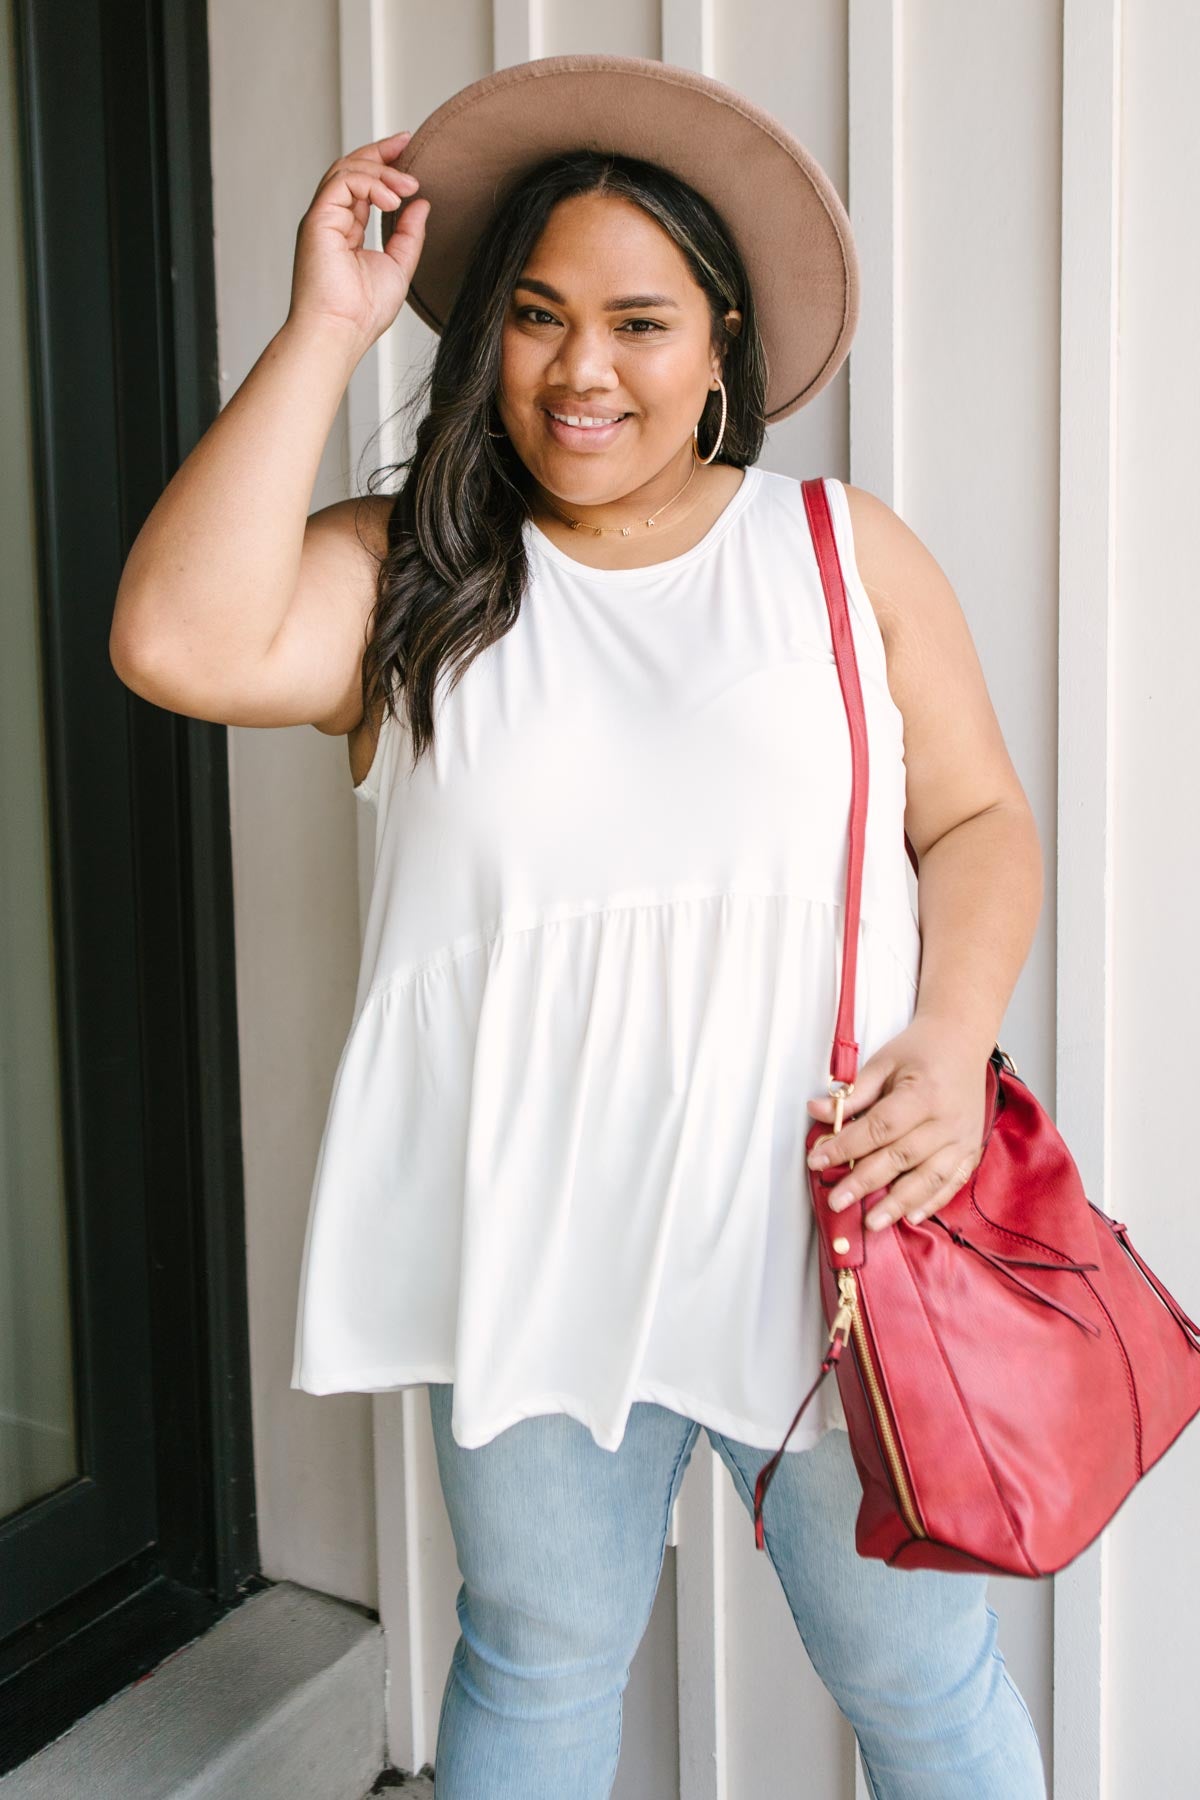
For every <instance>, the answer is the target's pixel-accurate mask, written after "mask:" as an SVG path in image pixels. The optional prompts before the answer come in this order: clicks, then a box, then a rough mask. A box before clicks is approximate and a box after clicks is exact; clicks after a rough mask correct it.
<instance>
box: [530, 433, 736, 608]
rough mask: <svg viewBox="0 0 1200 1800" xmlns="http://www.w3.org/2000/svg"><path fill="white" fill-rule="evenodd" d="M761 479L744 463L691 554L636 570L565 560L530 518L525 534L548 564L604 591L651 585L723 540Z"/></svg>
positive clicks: (686, 552) (672, 557)
mask: <svg viewBox="0 0 1200 1800" xmlns="http://www.w3.org/2000/svg"><path fill="white" fill-rule="evenodd" d="M761 479H762V470H761V469H760V468H759V467H758V465H757V464H756V463H747V464H746V466H745V468H744V469H743V470H742V479H741V482H740V483H739V485H738V487H737V489H736V490H735V492H734V493H733V495H732V497H731V498H730V499H728V500H727V501H726V502H725V505H724V506H723V507H722V509H721V511H720V512H719V513H718V514H717V516H716V518H715V519H714V520H713V522H712V524H711V525H710V526H709V528H708V530H707V531H706V532H705V533H704V536H703V537H702V538H699V539H697V541H696V542H695V543H694V544H693V545H692V547H691V549H690V550H681V551H680V553H679V555H678V556H666V557H662V558H661V559H660V560H659V561H658V562H652V563H643V564H642V566H641V567H640V568H637V569H595V568H593V567H592V565H591V564H590V563H584V562H580V561H579V559H578V558H577V557H574V556H568V555H567V553H566V551H565V550H562V549H560V548H559V546H558V545H557V544H556V543H555V542H554V540H553V538H550V537H547V535H546V533H545V532H544V531H543V530H542V528H541V526H540V525H538V524H535V522H534V520H533V519H532V518H527V519H526V520H525V527H526V533H527V536H528V539H529V541H530V542H531V543H532V544H533V546H534V548H535V549H536V550H537V552H538V554H539V555H540V556H544V557H545V558H546V560H547V561H548V562H552V563H556V564H557V565H558V567H559V568H560V569H569V570H570V571H571V573H572V574H573V575H578V576H579V577H580V578H581V579H582V580H584V581H595V582H598V583H600V584H601V585H603V586H605V587H624V586H626V585H628V584H631V583H634V582H639V581H640V582H645V581H653V580H654V579H655V577H656V576H659V575H671V574H674V572H675V571H676V570H677V569H683V568H686V567H687V565H688V564H689V563H691V562H695V561H696V560H697V559H698V558H699V557H701V556H703V555H704V554H705V552H706V551H707V550H709V549H710V548H711V546H712V545H713V544H714V543H715V542H716V541H717V539H718V538H720V537H723V536H724V534H725V533H726V531H728V529H729V527H730V526H731V525H732V524H733V522H734V520H735V519H736V518H737V516H738V514H739V513H741V512H742V511H743V510H744V509H745V507H746V505H747V503H748V501H749V500H750V497H751V495H752V494H753V492H754V490H755V489H756V488H757V487H758V484H759V482H760V481H761Z"/></svg>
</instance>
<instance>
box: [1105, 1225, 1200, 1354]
mask: <svg viewBox="0 0 1200 1800" xmlns="http://www.w3.org/2000/svg"><path fill="white" fill-rule="evenodd" d="M1095 1210H1096V1211H1099V1208H1096V1209H1095ZM1101 1217H1102V1218H1106V1219H1107V1218H1108V1214H1107V1213H1102V1214H1101ZM1108 1223H1109V1224H1110V1225H1111V1226H1112V1229H1113V1233H1114V1235H1115V1236H1116V1237H1117V1238H1118V1239H1119V1240H1120V1243H1121V1246H1122V1248H1123V1249H1125V1250H1128V1252H1129V1254H1130V1256H1132V1258H1133V1260H1134V1262H1135V1263H1136V1264H1137V1266H1138V1268H1139V1269H1140V1270H1141V1271H1142V1274H1143V1275H1144V1276H1145V1277H1146V1280H1147V1281H1148V1282H1149V1283H1150V1286H1151V1287H1152V1288H1153V1289H1154V1291H1155V1293H1156V1294H1157V1295H1158V1297H1159V1299H1160V1300H1161V1301H1162V1303H1163V1305H1164V1306H1165V1307H1166V1308H1167V1310H1168V1312H1170V1313H1172V1314H1173V1315H1174V1317H1175V1318H1176V1319H1177V1320H1178V1322H1179V1324H1180V1325H1182V1326H1183V1329H1184V1330H1185V1331H1186V1332H1189V1333H1190V1334H1191V1336H1192V1337H1193V1338H1200V1325H1197V1324H1196V1322H1195V1320H1194V1319H1189V1318H1188V1316H1187V1314H1186V1313H1185V1312H1184V1310H1183V1308H1182V1306H1180V1304H1179V1302H1178V1300H1176V1299H1175V1297H1174V1295H1173V1294H1170V1293H1168V1291H1167V1289H1166V1288H1165V1287H1164V1286H1163V1284H1162V1282H1161V1281H1160V1280H1159V1279H1158V1276H1157V1275H1156V1274H1155V1273H1154V1270H1153V1269H1152V1268H1150V1266H1149V1265H1148V1264H1147V1263H1145V1262H1143V1261H1142V1259H1141V1257H1140V1256H1139V1255H1138V1253H1137V1251H1136V1250H1135V1249H1134V1247H1133V1245H1132V1244H1131V1243H1130V1241H1129V1238H1128V1236H1127V1232H1128V1229H1129V1228H1128V1226H1126V1225H1124V1224H1121V1225H1118V1224H1117V1223H1116V1222H1115V1221H1114V1220H1112V1219H1108Z"/></svg>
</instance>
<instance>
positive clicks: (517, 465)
mask: <svg viewBox="0 0 1200 1800" xmlns="http://www.w3.org/2000/svg"><path fill="white" fill-rule="evenodd" d="M591 193H605V194H613V195H619V196H621V197H623V198H625V199H628V200H632V201H633V202H634V203H635V204H636V205H638V206H640V207H642V208H643V210H644V211H645V212H647V213H648V214H649V215H650V217H651V218H652V219H655V220H656V221H657V222H658V224H659V225H661V226H662V228H663V230H664V231H665V232H667V234H668V236H669V237H670V238H671V239H672V240H673V241H674V242H675V243H676V244H677V245H678V246H679V249H680V250H681V251H682V253H683V255H684V256H685V258H686V259H687V262H688V265H689V267H690V269H691V271H692V274H693V275H694V277H695V279H696V281H697V283H698V284H699V286H700V287H701V289H702V290H703V292H704V294H705V297H706V298H707V300H708V304H709V310H710V314H711V319H712V348H713V350H714V351H716V352H718V353H719V354H721V355H722V356H723V358H724V367H723V370H722V380H723V381H724V383H725V390H726V401H727V416H726V422H725V433H724V436H723V438H722V440H721V448H720V450H719V452H718V455H717V459H716V460H718V461H719V462H723V463H727V464H729V465H730V466H731V467H733V468H739V469H740V468H745V467H746V466H747V465H748V464H750V463H753V462H755V461H756V460H757V458H758V456H759V453H760V451H761V449H762V444H763V438H764V435H765V430H766V421H765V416H764V415H765V396H766V386H767V365H766V357H765V353H764V350H763V345H762V340H761V338H760V336H759V331H758V325H757V320H756V316H755V311H754V298H753V295H752V294H751V292H750V285H749V282H748V280H747V277H746V271H745V268H744V266H743V263H742V259H741V257H740V255H739V253H738V251H737V248H736V246H735V244H734V242H733V238H732V236H731V234H730V232H729V230H728V228H727V227H726V225H725V223H724V221H723V220H722V219H721V217H720V215H719V214H718V213H717V212H716V210H715V208H714V207H712V206H711V205H710V203H709V202H708V201H707V200H705V199H704V197H703V196H702V195H701V194H698V193H697V192H696V191H695V189H694V188H692V187H691V186H689V185H688V183H687V182H685V181H682V180H680V179H679V178H678V177H677V176H675V175H673V174H671V173H670V172H669V171H668V170H666V169H664V168H661V167H660V166H659V165H658V164H657V163H651V162H644V161H642V160H641V159H639V158H636V157H630V156H621V155H618V154H616V153H615V152H607V151H596V150H586V149H584V150H572V151H568V152H565V153H562V154H559V155H555V156H552V157H548V158H547V159H546V160H544V161H543V162H541V163H539V164H537V166H536V167H534V168H532V169H530V170H527V171H526V173H525V174H524V175H523V176H522V177H520V178H519V180H518V181H517V182H516V183H515V185H514V186H513V187H512V189H511V190H510V191H509V193H508V194H507V195H506V196H505V198H504V200H503V202H502V204H501V205H500V207H499V208H498V210H497V212H496V213H495V214H494V216H493V218H492V220H491V223H490V224H489V225H488V227H487V229H486V230H485V231H484V232H483V234H482V235H481V237H480V239H479V242H478V244H477V245H476V248H475V251H474V254H473V257H472V260H471V263H470V265H469V267H468V269H467V272H466V275H465V277H464V279H463V281H462V284H461V286H460V288H459V292H458V294H457V296H456V298H455V302H454V306H453V308H452V310H451V313H450V316H449V318H448V319H447V321H446V324H445V328H444V329H443V331H442V333H441V336H440V338H439V340H438V345H437V352H436V356H435V357H434V360H433V364H432V367H431V369H430V370H429V372H428V373H427V374H426V375H425V376H424V378H423V379H421V380H420V382H419V385H418V386H417V387H416V389H415V391H414V392H413V393H412V395H411V396H410V397H409V398H408V400H406V401H405V403H404V404H403V406H402V407H401V409H400V413H401V415H404V414H407V413H409V412H410V411H412V410H415V409H417V408H420V407H426V408H427V410H425V412H424V416H423V417H422V419H421V421H420V423H419V425H418V427H417V430H416V434H415V448H414V451H413V454H412V456H411V457H410V458H408V459H407V460H405V461H401V462H395V463H388V464H386V465H384V467H382V468H379V469H376V470H375V471H374V473H373V474H372V475H371V477H370V478H369V480H368V483H367V493H368V495H369V496H374V495H376V494H379V493H380V492H384V495H385V497H386V487H387V484H388V483H389V482H390V479H391V478H392V477H393V476H394V475H395V474H396V473H397V472H398V471H401V470H406V471H407V474H406V475H405V479H404V482H403V485H402V486H401V487H400V489H399V490H398V491H397V492H396V493H395V495H394V499H393V505H392V509H391V514H390V516H389V520H388V532H387V550H386V552H385V554H384V555H383V556H382V557H381V558H378V559H377V560H378V562H379V573H378V578H377V593H376V600H375V605H374V609H373V611H372V614H371V630H370V636H369V641H368V643H367V647H366V650H365V651H364V654H363V660H362V694H363V714H364V717H367V716H369V715H370V713H371V711H372V709H373V708H374V707H375V706H376V705H377V704H378V702H379V701H380V699H381V698H382V701H383V705H384V708H385V710H386V712H387V713H390V714H391V716H392V718H393V719H396V718H397V717H398V714H397V708H396V703H395V702H396V694H397V693H398V692H399V693H402V694H403V695H404V699H405V711H406V723H407V725H408V729H409V733H410V738H411V743H412V755H413V767H415V766H416V763H417V761H418V760H419V759H420V757H421V755H422V754H423V753H424V752H425V751H426V750H427V749H428V748H429V747H430V746H431V745H432V743H433V737H434V702H435V695H436V686H437V682H438V679H439V677H440V675H441V673H442V670H443V665H445V667H446V669H447V671H448V672H449V676H450V686H451V688H453V687H454V686H455V685H456V684H457V683H458V681H459V680H461V678H462V676H463V675H464V674H465V672H466V670H467V668H468V666H469V665H470V663H471V662H473V661H474V659H475V657H476V656H478V655H479V653H480V652H481V651H482V650H484V649H486V648H487V646H488V645H489V644H491V643H494V642H495V640H496V639H497V638H500V637H503V635H504V633H505V632H506V631H509V630H510V629H511V628H512V626H513V625H514V624H515V623H516V621H517V616H518V614H519V612H520V604H521V595H522V593H523V592H524V589H525V583H526V579H527V569H526V557H525V545H524V538H523V535H522V528H523V525H524V523H525V520H526V519H527V517H528V516H529V511H530V508H529V503H528V499H527V495H528V493H529V488H530V483H531V479H532V478H531V477H530V475H529V471H528V469H527V468H526V467H525V464H524V463H523V462H522V461H521V458H520V457H519V456H518V454H517V452H516V450H515V449H514V448H513V445H512V443H511V442H510V440H509V438H508V437H507V435H504V436H502V437H491V436H489V435H488V433H489V429H496V428H498V426H499V419H498V417H497V415H496V414H495V413H494V412H493V401H494V399H495V396H496V393H497V390H498V387H499V381H500V362H501V348H500V343H501V331H502V329H503V326H504V321H505V318H506V315H507V311H508V305H509V301H510V299H511V296H512V291H513V288H514V286H515V285H516V282H517V280H518V278H519V276H520V274H521V271H522V269H523V268H524V266H525V261H526V258H527V257H528V255H529V252H530V251H531V250H532V248H533V246H534V245H535V244H536V242H537V240H538V238H539V237H540V236H541V233H542V230H543V229H544V227H545V224H546V221H547V218H548V217H549V214H550V211H551V208H552V207H554V206H555V205H556V204H557V203H558V202H559V201H560V200H564V199H566V198H567V197H568V196H570V195H574V194H591ZM731 307H737V308H739V309H740V311H741V314H742V323H741V327H740V330H739V331H738V333H737V334H736V335H734V334H732V333H731V332H730V330H729V328H728V327H727V325H726V324H725V321H724V317H723V315H724V314H725V312H726V311H727V310H728V309H729V308H731ZM719 424H720V393H719V392H718V391H716V390H714V391H713V392H712V393H711V394H710V395H709V399H708V401H707V402H706V404H705V409H704V412H703V414H702V416H701V419H700V426H699V435H700V441H701V444H702V445H709V444H711V443H712V441H713V439H714V438H715V437H716V433H717V429H718V427H719ZM376 483H377V484H378V485H373V484H376Z"/></svg>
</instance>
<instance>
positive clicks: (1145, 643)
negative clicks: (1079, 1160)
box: [1105, 5, 1200, 1800]
mask: <svg viewBox="0 0 1200 1800" xmlns="http://www.w3.org/2000/svg"><path fill="white" fill-rule="evenodd" d="M1123 30H1124V58H1123V68H1122V71H1121V76H1122V79H1121V86H1122V105H1123V111H1124V120H1123V133H1122V151H1123V191H1122V202H1121V212H1122V231H1121V239H1120V319H1121V328H1120V362H1119V371H1120V374H1119V400H1118V409H1119V417H1120V434H1119V439H1118V474H1117V485H1118V494H1119V505H1120V514H1119V529H1118V532H1117V546H1116V557H1117V589H1118V607H1117V619H1116V642H1115V646H1114V655H1113V668H1114V671H1115V681H1114V689H1113V697H1112V698H1113V732H1114V741H1115V745H1116V799H1115V836H1116V850H1115V855H1114V894H1113V903H1114V911H1115V916H1116V932H1115V944H1114V966H1115V1007H1114V1011H1115V1029H1114V1034H1113V1036H1114V1068H1113V1095H1114V1108H1115V1112H1116V1120H1115V1127H1114V1133H1113V1163H1112V1177H1113V1179H1112V1196H1111V1204H1110V1206H1109V1210H1110V1211H1114V1212H1115V1213H1116V1216H1117V1217H1118V1218H1123V1219H1125V1220H1127V1222H1128V1223H1129V1228H1130V1231H1131V1233H1132V1234H1133V1236H1134V1241H1135V1242H1136V1243H1137V1245H1138V1248H1139V1249H1140V1250H1141V1252H1142V1254H1143V1255H1144V1256H1145V1257H1146V1259H1147V1261H1148V1262H1149V1263H1150V1265H1151V1267H1152V1268H1154V1269H1155V1270H1157V1271H1159V1272H1160V1273H1161V1274H1162V1276H1163V1278H1164V1280H1165V1281H1166V1282H1167V1285H1168V1286H1169V1287H1170V1288H1171V1289H1172V1291H1173V1292H1174V1293H1175V1294H1176V1295H1177V1297H1178V1298H1179V1300H1180V1302H1181V1304H1182V1305H1183V1306H1184V1308H1185V1309H1186V1310H1187V1311H1188V1312H1189V1313H1191V1315H1192V1316H1193V1317H1196V1316H1197V1315H1198V1313H1200V1205H1198V1201H1200V1178H1198V1177H1197V1175H1196V1172H1195V1156H1194V1154H1193V1152H1192V1149H1191V1120H1192V1116H1193V1113H1194V1106H1193V1103H1192V1100H1191V1095H1190V1089H1191V1085H1192V1077H1191V1067H1192V1062H1193V1058H1194V1054H1195V1042H1196V1038H1195V1024H1196V1020H1197V1017H1198V1016H1200V937H1198V934H1197V926H1196V916H1197V907H1196V894H1197V891H1198V890H1200V779H1198V773H1197V772H1198V770H1200V708H1198V707H1197V704H1196V689H1197V671H1198V670H1200V605H1198V603H1197V555H1196V532H1195V524H1196V517H1197V498H1196V497H1197V484H1198V476H1200V456H1198V454H1197V449H1196V444H1197V427H1198V422H1200V343H1198V341H1197V336H1196V331H1195V328H1194V320H1195V315H1196V295H1197V294H1198V293H1200V235H1198V234H1197V231H1196V227H1195V195H1196V193H1197V192H1198V191H1200V142H1198V140H1197V137H1196V130H1195V96H1196V85H1197V76H1198V75H1200V17H1198V15H1197V13H1196V11H1195V9H1194V8H1190V7H1185V6H1170V5H1158V6H1136V5H1127V6H1126V7H1125V18H1124V28H1123ZM1198 1492H1200V1423H1198V1424H1193V1425H1192V1426H1191V1427H1190V1428H1189V1430H1188V1431H1187V1432H1186V1433H1185V1435H1184V1437H1183V1438H1182V1439H1181V1440H1180V1441H1179V1442H1177V1443H1176V1444H1175V1446H1174V1447H1173V1448H1172V1449H1171V1450H1169V1451H1168V1452H1167V1455H1166V1459H1165V1460H1164V1462H1162V1463H1161V1464H1160V1465H1159V1466H1158V1467H1157V1468H1155V1469H1153V1470H1151V1472H1150V1474H1149V1475H1147V1476H1146V1478H1145V1480H1144V1481H1143V1483H1142V1484H1141V1486H1140V1487H1139V1488H1138V1489H1136V1490H1135V1492H1134V1494H1133V1495H1132V1496H1131V1497H1130V1499H1129V1501H1128V1502H1127V1503H1126V1506H1125V1508H1124V1509H1123V1511H1122V1512H1121V1513H1120V1514H1119V1515H1118V1517H1117V1519H1116V1520H1114V1522H1113V1524H1112V1526H1111V1527H1110V1532H1109V1535H1110V1537H1111V1540H1112V1547H1111V1566H1112V1576H1111V1582H1110V1587H1111V1604H1110V1610H1109V1616H1108V1620H1107V1637H1106V1651H1107V1663H1108V1683H1107V1692H1108V1695H1109V1705H1108V1710H1107V1726H1108V1744H1107V1752H1108V1776H1109V1780H1108V1786H1107V1788H1106V1791H1105V1800H1122V1797H1123V1796H1124V1795H1126V1794H1142V1793H1146V1794H1149V1793H1158V1794H1163V1795H1172V1796H1174V1795H1176V1794H1178V1795H1180V1796H1183V1795H1186V1794H1191V1793H1193V1792H1194V1791H1195V1790H1196V1786H1197V1782H1198V1780H1200V1777H1198V1776H1197V1769H1198V1768H1200V1709H1198V1708H1197V1706H1196V1697H1195V1696H1196V1678H1197V1673H1198V1672H1200V1653H1198V1651H1197V1636H1196V1619H1197V1615H1198V1614H1200V1538H1198V1536H1197V1532H1196V1528H1195V1527H1196V1496H1197V1493H1198Z"/></svg>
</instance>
